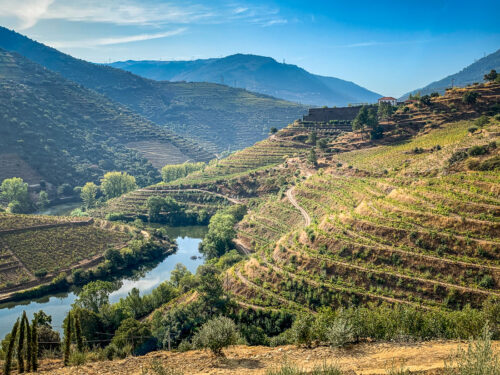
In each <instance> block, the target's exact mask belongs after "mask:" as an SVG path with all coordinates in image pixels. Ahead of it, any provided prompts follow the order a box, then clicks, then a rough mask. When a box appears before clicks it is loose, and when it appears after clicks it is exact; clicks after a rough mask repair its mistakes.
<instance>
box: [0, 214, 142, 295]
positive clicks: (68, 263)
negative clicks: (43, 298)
mask: <svg viewBox="0 0 500 375" xmlns="http://www.w3.org/2000/svg"><path fill="white" fill-rule="evenodd" d="M136 236H137V234H136V233H134V232H133V231H131V230H130V229H129V228H128V227H119V226H112V225H110V224H109V223H105V222H102V221H96V220H94V219H91V218H75V217H53V216H36V215H11V214H0V294H1V295H3V294H6V293H8V292H10V291H13V290H17V289H25V288H28V287H32V286H35V285H38V284H40V283H43V282H47V281H50V280H51V279H53V278H54V277H55V276H57V275H58V274H59V273H60V272H63V271H70V270H71V269H73V268H88V267H91V266H93V265H96V264H98V263H100V262H102V260H103V254H104V252H105V250H107V249H109V248H120V247H123V246H125V245H126V243H127V242H128V241H130V240H131V239H132V238H134V237H136Z"/></svg>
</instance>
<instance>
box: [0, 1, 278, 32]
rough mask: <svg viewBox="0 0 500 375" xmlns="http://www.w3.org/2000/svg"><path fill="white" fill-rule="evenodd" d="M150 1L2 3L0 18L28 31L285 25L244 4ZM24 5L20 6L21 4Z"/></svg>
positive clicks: (273, 13)
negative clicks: (66, 24)
mask: <svg viewBox="0 0 500 375" xmlns="http://www.w3.org/2000/svg"><path fill="white" fill-rule="evenodd" d="M197 1H198V2H194V1H183V2H182V3H180V2H173V1H161V2H158V1H151V0H106V1H102V0H17V1H16V0H0V15H3V16H9V17H15V18H17V19H18V20H19V21H20V24H19V28H20V29H27V28H30V27H32V26H34V25H35V24H36V23H37V22H39V21H41V20H65V21H71V22H93V23H108V24H114V25H140V26H157V27H160V26H164V25H167V24H177V25H179V24H196V23H225V22H231V21H234V20H243V21H247V22H251V23H260V24H261V25H262V26H271V25H276V24H283V23H286V20H284V19H283V18H282V17H279V15H278V13H279V10H278V9H276V8H273V7H268V6H250V5H247V4H245V3H243V2H241V3H228V2H224V1H221V2H220V3H219V4H214V3H211V4H209V3H208V2H204V1H201V0H197ZM19 3H21V4H19Z"/></svg>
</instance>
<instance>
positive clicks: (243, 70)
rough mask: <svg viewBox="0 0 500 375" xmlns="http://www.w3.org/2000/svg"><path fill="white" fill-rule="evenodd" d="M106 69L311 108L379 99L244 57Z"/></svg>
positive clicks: (121, 64) (331, 81) (281, 65)
mask: <svg viewBox="0 0 500 375" xmlns="http://www.w3.org/2000/svg"><path fill="white" fill-rule="evenodd" d="M110 65H111V66H113V67H115V68H120V69H124V70H127V71H129V72H132V73H134V74H137V75H140V76H143V77H146V78H150V79H154V80H157V81H171V82H178V81H187V82H212V83H223V84H226V85H229V86H232V87H238V88H244V89H246V90H249V91H253V92H259V93H262V94H266V95H271V96H274V97H277V98H282V99H285V100H290V101H293V102H298V103H303V104H308V105H314V106H323V105H327V106H347V105H348V104H352V103H374V102H376V101H377V99H378V98H379V97H380V96H381V95H379V94H377V93H375V92H373V91H370V90H367V89H365V88H363V87H361V86H358V85H356V84H355V83H353V82H349V81H345V80H342V79H339V78H333V77H324V76H320V75H316V74H311V73H309V72H308V71H306V70H304V69H302V68H300V67H298V66H296V65H291V64H285V63H279V62H277V61H276V60H274V59H272V58H270V57H264V56H256V55H248V54H235V55H231V56H227V57H223V58H212V59H200V60H193V61H133V60H129V61H123V62H114V63H111V64H110Z"/></svg>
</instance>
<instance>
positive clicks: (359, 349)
mask: <svg viewBox="0 0 500 375" xmlns="http://www.w3.org/2000/svg"><path fill="white" fill-rule="evenodd" d="M466 345H467V344H466V343H464V342H461V343H460V342H451V341H431V342H424V343H376V344H374V343H364V344H359V345H355V346H352V347H350V348H346V349H330V348H327V347H319V348H315V349H305V348H296V347H295V346H282V347H276V348H270V347H263V346H254V347H250V346H234V347H231V348H230V349H227V350H226V351H225V353H226V356H227V357H226V358H225V359H223V360H217V359H215V358H213V357H212V355H211V354H210V353H209V352H207V351H197V350H193V351H189V352H185V353H174V352H167V351H158V352H153V353H149V354H148V355H145V356H142V357H129V358H126V359H123V360H116V361H104V362H94V363H88V364H86V365H84V366H78V367H66V368H64V367H61V366H62V364H61V361H59V360H52V361H44V362H42V366H41V369H40V370H41V371H40V373H42V374H54V375H63V374H64V375H67V374H72V375H73V374H75V375H83V374H85V375H98V374H99V375H144V374H150V375H159V374H160V373H159V372H153V371H151V370H150V368H151V364H152V363H154V362H155V361H157V362H160V363H161V364H162V365H163V366H164V368H165V369H172V370H175V371H177V372H175V374H176V375H177V374H184V375H187V374H216V375H222V374H224V375H225V374H243V375H250V374H252V375H253V374H265V373H266V371H267V370H269V369H274V368H278V367H279V366H280V365H282V364H284V363H289V364H295V365H298V366H300V367H302V368H304V369H311V368H313V367H314V366H317V365H322V364H324V363H327V364H336V365H338V366H339V367H340V368H341V369H342V370H344V372H345V373H350V374H353V373H355V374H364V375H367V374H387V373H388V371H389V370H390V369H396V370H399V369H401V368H405V369H408V370H410V371H411V372H419V373H420V372H422V373H426V374H441V373H443V369H444V368H445V362H446V361H449V359H450V357H451V356H452V355H453V353H455V352H456V350H457V348H458V347H459V346H461V347H464V348H465V347H466ZM494 349H495V352H496V353H500V342H498V341H497V342H495V343H494ZM165 374H170V373H169V372H165ZM173 374H174V373H172V375H173Z"/></svg>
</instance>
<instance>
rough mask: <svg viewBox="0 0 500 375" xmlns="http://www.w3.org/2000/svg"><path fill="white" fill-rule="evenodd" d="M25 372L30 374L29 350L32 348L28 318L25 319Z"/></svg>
mask: <svg viewBox="0 0 500 375" xmlns="http://www.w3.org/2000/svg"><path fill="white" fill-rule="evenodd" d="M25 322H26V371H27V372H30V371H31V348H32V344H33V343H32V342H31V328H30V322H29V320H28V318H27V317H26V320H25Z"/></svg>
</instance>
